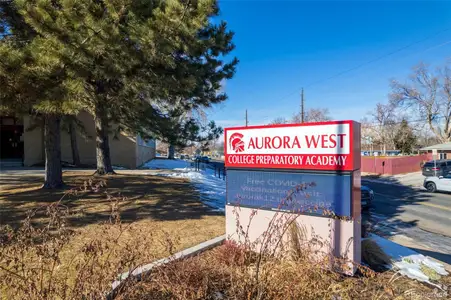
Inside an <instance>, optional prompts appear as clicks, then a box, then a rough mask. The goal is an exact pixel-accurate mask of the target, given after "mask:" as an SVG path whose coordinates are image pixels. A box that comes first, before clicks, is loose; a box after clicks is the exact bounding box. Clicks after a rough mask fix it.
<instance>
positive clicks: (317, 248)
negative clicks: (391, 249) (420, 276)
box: [119, 185, 434, 300]
mask: <svg viewBox="0 0 451 300" xmlns="http://www.w3.org/2000/svg"><path fill="white" fill-rule="evenodd" d="M306 187H307V186H306V185H301V186H298V187H296V190H295V192H298V191H302V190H304V189H305V188H306ZM234 213H235V214H239V207H236V208H235V209H234ZM256 213H257V212H256V210H255V211H253V213H251V214H250V220H249V223H248V224H247V225H244V226H243V225H242V224H240V222H239V218H238V217H237V218H236V221H237V226H236V227H237V234H238V235H239V241H240V243H239V244H237V243H235V242H232V241H227V242H226V243H225V244H224V245H222V246H220V247H217V248H215V249H212V250H209V251H207V252H205V253H202V254H200V255H199V256H196V257H193V258H186V259H182V260H180V261H176V262H172V263H170V264H168V265H163V266H160V267H158V268H157V269H154V270H152V271H151V272H149V273H148V274H147V275H146V276H145V277H144V278H143V280H142V281H141V282H139V283H136V284H134V285H130V286H128V287H127V288H126V289H124V290H122V292H121V294H120V295H119V299H188V300H189V299H216V300H218V299H257V300H266V299H268V300H270V299H285V300H289V299H293V300H294V299H365V300H366V299H395V298H396V299H409V298H408V297H407V296H408V295H412V294H413V293H417V294H421V295H426V294H427V293H429V294H430V295H434V294H433V291H432V290H431V289H430V287H428V286H426V285H423V284H419V283H418V282H415V281H412V280H396V279H394V278H395V277H394V276H395V275H393V273H392V272H384V273H377V272H374V271H373V270H371V269H370V268H368V267H364V266H360V265H355V264H354V265H353V262H350V261H348V260H346V258H345V257H346V256H345V255H344V254H341V255H339V257H335V256H334V255H333V253H332V251H330V252H327V253H324V252H321V251H324V250H321V249H322V248H326V249H332V248H331V247H330V245H328V244H327V242H326V241H323V240H321V238H320V237H319V236H317V235H315V234H314V232H313V233H311V234H310V237H307V235H308V234H307V230H306V228H305V227H303V226H300V225H299V224H298V223H297V222H296V215H295V214H292V213H284V212H278V213H275V214H274V217H273V218H272V219H271V220H270V221H269V225H268V228H266V230H265V231H264V233H263V234H262V236H261V237H259V238H258V239H257V240H256V241H251V240H250V238H249V235H248V231H249V224H250V223H251V222H252V219H253V218H254V216H255V214H256ZM323 246H325V247H323ZM363 247H364V248H368V249H367V250H365V249H364V257H365V258H366V259H367V261H368V262H370V263H371V265H378V266H379V265H381V264H385V263H387V262H388V261H389V260H387V256H386V255H385V254H384V253H383V251H382V250H381V249H380V247H378V246H377V245H374V244H372V243H371V240H369V241H368V240H367V241H366V242H365V244H364V246H363ZM256 250H258V252H256ZM367 255H368V257H367ZM373 256H376V257H373ZM349 265H351V266H355V267H357V269H358V270H359V272H357V275H355V276H346V275H344V274H343V272H341V271H342V270H343V269H345V268H344V267H345V266H349ZM406 282H407V283H408V284H406ZM425 299H427V297H425Z"/></svg>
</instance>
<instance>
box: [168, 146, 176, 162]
mask: <svg viewBox="0 0 451 300" xmlns="http://www.w3.org/2000/svg"><path fill="white" fill-rule="evenodd" d="M174 156H175V147H174V146H173V145H169V148H168V159H174Z"/></svg>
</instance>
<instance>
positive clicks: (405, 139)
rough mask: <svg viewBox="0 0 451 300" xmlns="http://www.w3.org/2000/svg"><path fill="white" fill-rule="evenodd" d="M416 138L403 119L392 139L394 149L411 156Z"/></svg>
mask: <svg viewBox="0 0 451 300" xmlns="http://www.w3.org/2000/svg"><path fill="white" fill-rule="evenodd" d="M416 141H417V138H416V136H415V135H414V134H413V130H412V128H411V127H410V126H409V123H408V122H407V120H405V119H403V120H402V122H401V124H400V126H399V128H398V130H397V132H396V134H395V137H394V141H393V142H394V144H395V147H396V149H398V150H401V153H403V154H411V153H412V152H413V148H414V147H415V145H416Z"/></svg>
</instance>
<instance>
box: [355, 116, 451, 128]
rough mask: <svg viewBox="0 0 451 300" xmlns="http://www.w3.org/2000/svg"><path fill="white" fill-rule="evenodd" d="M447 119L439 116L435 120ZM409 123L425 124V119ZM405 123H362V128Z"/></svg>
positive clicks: (409, 121) (408, 121)
mask: <svg viewBox="0 0 451 300" xmlns="http://www.w3.org/2000/svg"><path fill="white" fill-rule="evenodd" d="M443 118H445V116H437V117H435V118H434V121H436V120H438V119H443ZM406 121H407V123H409V124H411V123H425V119H418V120H406ZM402 122H403V121H398V122H389V123H387V124H380V123H360V124H362V127H366V128H368V127H378V126H391V125H399V124H401V123H402Z"/></svg>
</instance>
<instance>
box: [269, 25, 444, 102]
mask: <svg viewBox="0 0 451 300" xmlns="http://www.w3.org/2000/svg"><path fill="white" fill-rule="evenodd" d="M449 30H451V28H447V29H444V30H441V31H439V32H436V33H434V34H432V35H429V36H427V37H425V38H423V39H421V40H417V41H415V42H412V43H410V44H408V45H406V46H403V47H401V48H398V49H396V50H394V51H391V52H389V53H386V54H384V55H381V56H379V57H376V58H373V59H371V60H369V61H367V62H364V63H361V64H359V65H357V66H354V67H352V68H349V69H346V70H344V71H341V72H339V73H337V74H335V75H332V76H329V77H326V78H323V79H320V80H317V81H314V82H312V83H309V84H308V85H306V86H304V88H308V87H311V86H313V85H316V84H319V83H322V82H325V81H328V80H331V79H334V78H336V77H339V76H341V75H343V74H346V73H349V72H352V71H354V70H357V69H360V68H361V67H363V66H366V65H368V64H372V63H374V62H377V61H380V60H382V59H384V58H386V57H389V56H392V55H394V54H396V53H398V52H401V51H403V50H405V49H408V48H410V47H412V46H415V45H417V44H420V43H422V42H424V41H427V40H429V39H431V38H433V37H435V36H437V35H440V34H442V33H444V32H447V31H449ZM449 42H451V41H449ZM449 42H446V43H442V44H440V45H436V46H433V47H431V48H428V49H427V50H426V51H429V50H431V49H435V48H439V47H442V46H444V45H446V44H448V43H449ZM299 89H300V88H297V89H296V91H294V92H292V93H290V94H288V95H286V96H284V97H282V98H281V99H279V100H278V101H282V100H284V99H286V98H288V97H290V96H292V95H293V94H295V93H297V92H298V91H299ZM278 101H277V102H278Z"/></svg>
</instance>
